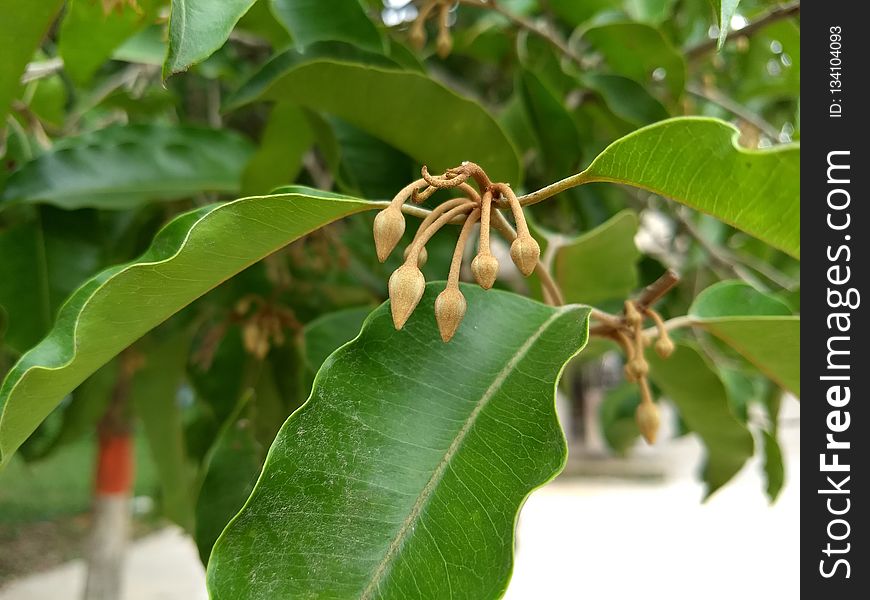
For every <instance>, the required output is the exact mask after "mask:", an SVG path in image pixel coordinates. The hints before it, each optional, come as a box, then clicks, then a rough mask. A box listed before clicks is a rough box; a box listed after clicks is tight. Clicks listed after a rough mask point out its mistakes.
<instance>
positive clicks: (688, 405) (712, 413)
mask: <svg viewBox="0 0 870 600" xmlns="http://www.w3.org/2000/svg"><path fill="white" fill-rule="evenodd" d="M647 360H648V361H649V363H650V377H651V378H652V380H653V381H654V382H655V383H656V385H658V386H659V387H660V388H661V390H662V391H663V392H664V394H665V395H666V396H667V397H668V398H669V399H670V400H671V401H672V402H673V403H674V404H675V405H676V406H677V409H678V410H679V412H680V416H681V417H682V419H683V421H684V422H685V423H686V425H687V426H688V427H689V429H690V430H692V431H694V432H695V433H697V434H698V436H700V438H701V441H703V442H704V447H705V448H706V450H707V459H706V464H705V465H704V482H705V483H706V484H707V492H706V495H707V497H709V496H710V495H711V494H712V493H713V492H715V491H716V490H718V489H719V488H720V487H722V486H723V485H725V484H726V483H728V481H729V480H730V479H731V478H732V477H734V475H736V474H737V472H738V471H740V469H741V468H742V467H743V465H744V463H745V462H746V461H747V460H748V459H749V458H750V457H751V456H752V453H753V447H754V446H753V442H752V434H751V433H749V430H748V429H747V428H746V426H745V425H744V424H743V423H741V422H740V420H739V419H738V418H737V417H736V416H734V413H733V412H731V408H730V405H729V402H728V394H727V391H726V389H725V385H724V384H723V383H722V380H721V379H720V378H719V376H718V374H717V373H716V371H714V370H713V368H712V367H711V366H710V364H709V363H708V362H707V360H706V359H705V358H704V357H703V356H702V355H701V353H700V352H698V351H697V350H696V349H695V348H694V347H692V346H688V345H685V344H678V345H677V348H676V351H675V352H674V353H673V354H672V355H671V356H670V357H669V358H667V359H662V358H660V357H659V356H658V355H657V354H656V353H655V352H653V351H652V350H650V351H648V352H647Z"/></svg>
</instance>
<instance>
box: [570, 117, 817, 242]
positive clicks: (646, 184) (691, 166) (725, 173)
mask: <svg viewBox="0 0 870 600" xmlns="http://www.w3.org/2000/svg"><path fill="white" fill-rule="evenodd" d="M737 134H738V132H737V129H735V128H734V127H733V126H731V125H729V124H727V123H725V122H723V121H719V120H717V119H709V118H705V117H679V118H675V119H668V120H667V121H662V122H660V123H656V124H654V125H650V126H648V127H644V128H642V129H638V130H637V131H636V132H634V133H631V134H629V135H627V136H625V137H623V138H620V139H618V140H616V141H615V142H613V143H612V144H611V145H610V146H608V147H607V148H606V149H605V150H604V151H603V152H602V153H601V154H600V155H598V157H597V158H596V159H595V160H594V161H593V162H592V164H591V165H589V168H587V169H586V170H585V171H584V172H583V173H581V174H580V175H579V176H578V180H580V181H582V182H589V181H610V182H615V183H624V184H627V185H632V186H635V187H639V188H643V189H646V190H649V191H651V192H654V193H656V194H660V195H662V196H665V197H667V198H671V199H672V200H676V201H677V202H681V203H683V204H685V205H687V206H690V207H692V208H694V209H697V210H700V211H702V212H705V213H707V214H710V215H712V216H714V217H716V218H717V219H719V220H721V221H724V222H726V223H728V224H730V225H733V226H734V227H737V228H738V229H742V230H743V231H745V232H746V233H749V234H751V235H754V236H755V237H757V238H759V239H761V240H763V241H765V242H767V243H768V244H770V245H772V246H775V247H776V248H779V249H780V250H783V251H785V252H787V253H788V254H791V255H792V256H794V257H795V258H800V248H801V246H800V230H801V221H800V146H799V145H798V144H787V145H782V146H777V147H775V148H773V149H769V150H748V149H746V148H741V147H740V146H739V145H738V144H737Z"/></svg>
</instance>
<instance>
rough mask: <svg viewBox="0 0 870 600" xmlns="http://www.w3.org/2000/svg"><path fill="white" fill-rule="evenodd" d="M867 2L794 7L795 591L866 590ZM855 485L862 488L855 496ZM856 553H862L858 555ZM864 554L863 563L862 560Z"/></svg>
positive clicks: (818, 594) (837, 0)
mask: <svg viewBox="0 0 870 600" xmlns="http://www.w3.org/2000/svg"><path fill="white" fill-rule="evenodd" d="M862 13H866V4H865V3H864V2H855V1H853V0H828V1H825V2H823V1H821V0H809V1H805V2H803V4H802V7H801V40H802V44H801V57H802V59H803V62H802V69H801V71H802V73H801V74H802V79H801V147H802V159H801V161H802V162H801V221H802V232H801V239H802V244H801V245H802V252H801V254H802V270H801V278H802V288H803V290H802V294H801V296H802V303H801V315H802V317H801V327H802V329H801V338H802V339H801V348H802V354H801V376H802V382H801V383H802V385H801V388H802V389H801V397H802V402H801V437H802V440H801V454H802V456H801V488H802V489H801V588H802V591H803V592H804V593H805V594H806V597H807V598H837V599H843V600H845V599H850V598H859V597H860V598H866V597H867V593H868V592H867V590H868V589H870V566H868V565H867V564H866V562H865V561H866V560H867V559H866V558H865V557H866V556H868V554H867V551H868V547H867V544H868V542H870V535H868V532H867V526H866V523H867V516H866V515H867V511H868V510H870V506H868V505H867V502H868V500H867V492H866V490H867V489H868V473H867V468H866V466H867V462H868V460H870V459H868V453H870V427H868V420H870V410H868V400H870V396H868V390H867V388H868V385H867V382H868V380H870V364H868V362H867V356H868V354H867V353H866V352H861V351H860V349H861V347H862V342H865V341H868V340H867V338H864V335H865V334H866V333H867V331H868V329H867V317H866V312H867V308H865V307H864V306H863V302H864V301H865V299H866V301H870V296H866V293H868V289H867V286H866V283H865V282H866V273H867V269H868V266H870V249H868V246H870V230H868V228H870V214H868V202H870V194H868V184H867V182H868V181H870V164H868V161H867V157H868V152H867V145H868V143H870V140H868V139H867V138H868V135H870V128H868V127H867V119H866V113H867V111H868V110H870V97H868V93H867V91H868V89H870V86H868V85H867V82H866V81H865V78H866V76H867V63H868V59H870V31H868V28H867V26H866V21H865V18H863V15H862ZM860 490H865V492H864V493H862V492H861V491H860ZM859 557H861V558H859ZM862 559H863V560H862Z"/></svg>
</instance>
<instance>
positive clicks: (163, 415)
mask: <svg viewBox="0 0 870 600" xmlns="http://www.w3.org/2000/svg"><path fill="white" fill-rule="evenodd" d="M155 337H157V336H149V338H150V339H148V340H147V341H146V342H144V343H142V344H137V346H136V347H135V349H134V350H133V351H134V352H140V353H142V357H143V359H144V364H143V366H142V367H141V368H140V369H139V370H137V371H136V374H135V375H134V376H133V380H132V382H131V386H130V401H131V402H132V405H133V409H134V410H135V411H136V414H137V415H138V416H139V418H140V419H141V421H142V424H143V426H144V429H145V437H146V438H147V439H148V445H149V447H150V449H151V457H152V458H153V460H154V466H155V467H156V470H157V476H158V479H159V481H160V492H161V495H160V499H161V508H162V509H163V514H164V515H165V516H166V517H167V518H169V519H170V520H172V521H173V522H175V523H177V524H178V525H180V526H181V527H183V528H185V529H187V530H188V531H190V530H191V529H192V528H193V495H192V494H193V476H194V471H193V468H192V465H191V463H190V462H189V461H188V459H187V450H186V445H185V441H184V427H183V425H182V419H181V408H180V406H179V405H178V400H177V397H178V388H179V386H180V385H181V382H182V379H183V377H184V367H185V359H186V358H187V351H188V347H189V344H190V340H189V336H188V335H186V334H185V333H184V332H183V331H177V332H171V333H170V334H169V335H167V336H165V338H164V339H159V340H155V339H154V338H155Z"/></svg>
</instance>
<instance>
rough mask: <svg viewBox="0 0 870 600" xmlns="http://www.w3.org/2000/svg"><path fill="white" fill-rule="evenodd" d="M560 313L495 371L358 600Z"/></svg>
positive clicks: (393, 554) (373, 585) (376, 581)
mask: <svg viewBox="0 0 870 600" xmlns="http://www.w3.org/2000/svg"><path fill="white" fill-rule="evenodd" d="M564 313H565V310H564V309H561V310H558V311H556V312H555V313H554V314H553V315H551V316H550V317H549V318H548V319H547V320H546V321H544V323H542V324H541V326H540V327H538V329H537V330H536V331H535V332H534V333H533V334H532V335H531V336H529V339H527V340H526V341H525V343H524V344H523V345H522V346H520V348H519V349H518V350H517V351H516V353H515V354H514V355H513V356H512V357H511V359H510V360H509V361H508V362H507V363H506V364H505V366H504V367H503V368H502V370H501V371H499V373H498V375H497V376H496V378H495V379H494V380H493V382H492V383H491V384H490V386H489V387H488V388H487V389H486V391H485V392H484V393H483V395H482V396H481V397H480V400H478V402H477V404H476V405H475V407H474V409H473V410H472V411H471V414H469V415H468V418H467V419H466V420H465V423H463V425H462V428H461V429H460V430H459V433H458V434H457V435H456V437H455V438H454V439H453V442H452V443H451V444H450V446H449V447H448V448H447V451H446V452H445V453H444V456H443V457H442V458H441V460H440V461H439V463H438V466H436V467H435V471H434V472H433V473H432V476H431V477H430V478H429V481H427V482H426V485H425V486H423V489H422V490H421V491H420V495H419V496H418V497H417V500H416V501H415V502H414V504H413V506H412V507H411V511H410V512H409V513H408V517H407V518H406V519H405V521H404V522H403V523H402V526H401V527H400V528H399V531H398V532H397V533H396V536H395V537H394V538H393V540H392V542H390V546H389V548H387V552H386V553H385V554H384V558H383V559H382V560H381V562H379V563H378V566H377V567H376V568H375V569H374V571H373V573H372V578H371V580H369V583H368V585H367V586H366V587H365V589H364V590H363V593H362V595H361V596H360V600H368V599H370V598H371V597H372V594H373V593H374V591H375V590H376V589H377V588H378V586H379V585H380V582H381V580H382V579H383V578H384V576H385V575H386V573H387V567H389V565H390V563H392V562H393V560H394V559H395V557H396V555H397V553H398V551H399V549H400V548H401V547H402V546H403V545H404V542H405V540H406V539H407V537H408V535H409V533H410V532H411V531H413V530H414V527H413V526H414V524H415V523H416V521H417V520H418V519H419V517H420V515H421V514H422V513H423V509H424V508H425V507H426V505H427V504H428V502H429V500H430V499H431V497H432V495H433V494H434V492H435V489H436V488H437V487H438V484H439V483H440V481H441V479H442V478H443V477H444V472H445V471H446V470H447V467H448V466H449V465H450V462H451V460H452V459H453V457H454V456H456V453H457V452H458V450H459V448H460V446H461V445H462V443H463V442H464V441H465V438H466V437H467V436H468V434H469V432H470V431H471V429H472V427H473V426H474V423H475V422H476V421H477V417H478V416H480V413H481V412H483V409H484V408H485V407H486V405H487V404H489V401H490V400H491V399H492V398H493V397H494V396H495V395H496V393H497V392H498V391H499V390H500V389H501V386H502V385H503V384H504V382H505V381H506V380H507V378H508V376H509V375H510V373H511V372H512V371H513V370H514V369H515V368H516V366H517V365H518V364H519V362H520V361H521V360H522V359H523V358H525V357H526V355H527V354H528V352H529V350H530V349H531V348H532V346H534V345H535V343H536V342H537V341H538V339H540V337H541V335H543V333H544V332H545V331H546V330H547V329H548V328H549V327H550V325H551V324H552V323H553V321H555V320H556V319H558V318H559V317H561V316H562V315H563V314H564Z"/></svg>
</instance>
